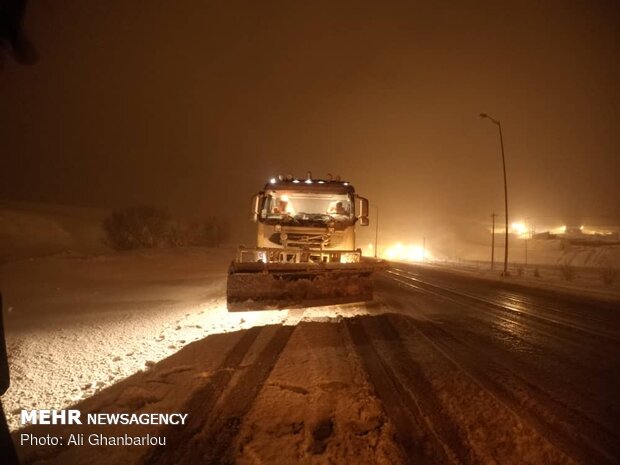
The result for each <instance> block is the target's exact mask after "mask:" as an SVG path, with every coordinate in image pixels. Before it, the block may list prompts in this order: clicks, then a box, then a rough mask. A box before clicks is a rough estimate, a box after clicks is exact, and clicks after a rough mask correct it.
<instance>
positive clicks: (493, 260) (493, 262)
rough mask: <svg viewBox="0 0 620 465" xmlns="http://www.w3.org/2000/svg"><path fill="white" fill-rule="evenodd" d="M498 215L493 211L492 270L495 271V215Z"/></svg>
mask: <svg viewBox="0 0 620 465" xmlns="http://www.w3.org/2000/svg"><path fill="white" fill-rule="evenodd" d="M496 216H497V215H496V214H495V213H491V220H492V222H493V223H492V226H491V271H493V267H494V266H495V217H496Z"/></svg>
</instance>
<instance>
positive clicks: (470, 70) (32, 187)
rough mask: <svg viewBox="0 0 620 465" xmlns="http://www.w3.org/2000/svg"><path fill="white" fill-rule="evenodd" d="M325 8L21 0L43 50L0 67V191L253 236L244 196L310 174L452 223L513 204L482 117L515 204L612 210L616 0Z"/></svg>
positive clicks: (619, 14) (424, 232)
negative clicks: (179, 218) (228, 225)
mask: <svg viewBox="0 0 620 465" xmlns="http://www.w3.org/2000/svg"><path fill="white" fill-rule="evenodd" d="M334 3H335V2H327V1H326V2H319V1H317V2H284V1H282V2H268V4H265V3H264V2H203V1H198V0H192V1H185V2H172V3H171V2H163V1H159V0H157V1H149V2H126V1H120V0H110V1H106V2H83V1H78V0H65V1H56V2H52V1H49V0H40V1H36V2H31V3H30V4H29V8H28V11H27V16H26V22H25V29H26V30H27V31H28V33H29V36H30V38H31V40H32V42H33V43H34V45H35V47H36V48H37V51H38V53H39V55H40V59H39V61H38V62H37V63H36V64H34V65H32V66H21V65H19V64H16V63H15V62H14V61H11V60H10V59H5V61H4V67H3V69H2V71H1V74H0V154H1V156H0V169H1V170H2V173H3V177H2V179H3V181H2V183H0V198H1V199H4V200H20V201H32V202H50V203H60V204H68V205H80V206H98V207H106V208H110V207H121V206H130V205H137V204H154V205H161V206H165V207H167V208H168V209H170V210H171V211H173V212H178V214H184V215H190V214H191V215H195V214H213V215H218V216H221V217H225V218H228V219H229V221H231V222H232V224H233V226H234V227H235V228H236V231H235V235H236V237H239V238H248V237H251V234H252V233H251V231H252V226H251V223H249V209H250V206H249V203H250V202H249V199H250V196H251V195H252V194H253V193H254V192H256V191H258V190H260V189H261V188H262V186H263V185H264V183H265V182H266V181H267V180H268V179H269V178H270V177H271V176H273V175H277V174H286V173H292V174H294V175H296V176H305V173H306V171H308V170H311V171H312V173H313V175H314V176H315V177H324V176H325V175H326V174H327V173H333V174H339V175H341V176H342V177H343V178H345V179H347V180H349V181H351V182H352V183H353V184H354V185H355V186H356V188H357V190H358V192H359V193H360V194H362V195H365V196H366V197H368V198H370V200H371V203H372V204H373V205H377V206H378V208H379V210H380V218H381V223H380V225H381V229H380V234H381V237H382V238H383V239H384V240H404V239H403V234H406V235H408V236H410V237H412V238H413V240H419V239H420V237H422V236H424V237H436V238H440V237H445V238H449V237H453V236H454V234H455V232H457V231H463V230H465V231H486V229H485V228H487V227H488V225H489V224H490V215H491V213H492V212H496V213H500V214H501V213H503V211H504V207H503V202H504V198H503V194H504V191H503V178H502V171H501V170H502V164H501V152H500V145H499V136H498V131H497V126H495V125H493V124H492V123H491V121H489V120H488V119H481V118H480V117H479V116H478V115H479V113H481V112H486V113H489V114H490V115H491V116H493V117H494V118H496V119H499V120H501V124H502V130H503V135H504V144H505V154H506V163H507V172H508V191H509V203H510V204H509V213H510V216H511V219H512V218H514V219H515V220H516V219H521V218H526V217H527V218H530V220H531V221H532V222H534V223H536V224H538V225H549V226H554V225H555V226H557V225H561V224H576V225H577V224H583V223H586V224H616V225H617V224H620V201H619V199H620V183H618V174H619V173H620V157H619V156H618V155H619V154H618V142H619V140H620V123H619V120H618V118H617V114H616V109H617V108H618V107H619V106H620V92H619V91H618V90H619V89H618V83H619V82H620V69H619V63H620V53H619V50H620V41H619V29H618V24H620V8H619V7H618V4H617V2H614V1H596V2H578V1H562V2H559V1H558V2H544V4H541V2H534V1H527V2H516V1H515V2H512V4H511V3H509V2H499V3H498V2H491V1H488V2H455V3H454V4H447V3H446V4H441V5H432V4H426V3H427V2H424V3H425V4H424V5H413V4H412V2H360V1H358V2H347V3H348V5H344V4H340V5H335V4H334ZM431 3H434V2H431ZM502 221H503V220H502V219H501V218H499V219H498V222H500V223H501V222H502ZM404 232H406V233H404Z"/></svg>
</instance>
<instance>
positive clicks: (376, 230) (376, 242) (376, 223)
mask: <svg viewBox="0 0 620 465" xmlns="http://www.w3.org/2000/svg"><path fill="white" fill-rule="evenodd" d="M373 207H375V211H376V212H377V217H376V218H375V258H377V245H378V241H379V207H378V206H377V205H373Z"/></svg>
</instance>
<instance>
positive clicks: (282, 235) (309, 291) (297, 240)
mask: <svg viewBox="0 0 620 465" xmlns="http://www.w3.org/2000/svg"><path fill="white" fill-rule="evenodd" d="M252 218H253V220H254V222H255V223H256V224H257V246H256V247H244V246H241V247H239V248H238V250H237V255H236V257H235V259H234V260H233V262H232V263H231V265H230V268H229V273H228V282H227V291H226V297H227V304H228V309H229V310H232V311H235V310H261V309H274V308H294V307H308V306H318V305H332V304H339V303H347V302H358V301H366V300H372V274H373V272H374V271H375V270H376V269H377V268H378V267H379V266H380V265H379V264H378V262H376V261H370V260H364V261H362V251H361V249H356V248H355V227H356V225H359V226H367V225H368V223H369V221H368V200H367V199H365V198H364V197H361V196H359V195H357V194H356V193H355V189H354V188H353V186H352V185H351V184H350V183H349V182H346V181H341V180H340V179H339V178H332V177H331V176H328V177H327V179H312V176H311V174H310V173H308V174H307V176H306V178H305V179H297V178H293V177H292V176H291V175H288V176H279V177H278V178H272V179H271V180H269V182H268V183H267V184H266V185H265V187H264V189H263V190H262V191H261V192H259V193H258V194H256V195H254V196H253V198H252Z"/></svg>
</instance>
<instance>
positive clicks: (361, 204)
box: [356, 195, 370, 226]
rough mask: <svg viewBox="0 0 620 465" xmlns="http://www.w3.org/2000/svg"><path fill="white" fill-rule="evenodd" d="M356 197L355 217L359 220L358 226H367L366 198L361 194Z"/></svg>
mask: <svg viewBox="0 0 620 465" xmlns="http://www.w3.org/2000/svg"><path fill="white" fill-rule="evenodd" d="M356 197H357V211H356V217H357V219H358V220H359V224H360V226H368V224H369V223H370V222H369V221H368V199H367V198H365V197H361V196H359V195H358V196H356Z"/></svg>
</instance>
